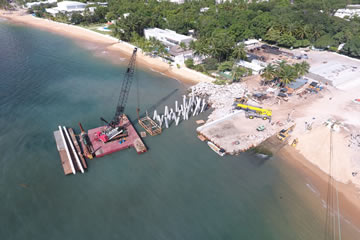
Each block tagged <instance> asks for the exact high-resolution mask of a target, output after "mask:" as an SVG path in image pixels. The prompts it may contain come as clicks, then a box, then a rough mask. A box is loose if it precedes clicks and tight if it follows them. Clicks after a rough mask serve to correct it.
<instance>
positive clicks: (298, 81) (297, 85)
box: [287, 78, 308, 90]
mask: <svg viewBox="0 0 360 240" xmlns="http://www.w3.org/2000/svg"><path fill="white" fill-rule="evenodd" d="M307 82H308V80H307V79H306V78H298V79H296V80H295V81H294V82H291V83H289V84H288V85H287V86H288V87H289V88H292V89H294V90H296V89H298V88H301V87H302V86H304V85H305V84H306V83H307Z"/></svg>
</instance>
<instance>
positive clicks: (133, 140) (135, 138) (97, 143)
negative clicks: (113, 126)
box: [88, 115, 147, 157]
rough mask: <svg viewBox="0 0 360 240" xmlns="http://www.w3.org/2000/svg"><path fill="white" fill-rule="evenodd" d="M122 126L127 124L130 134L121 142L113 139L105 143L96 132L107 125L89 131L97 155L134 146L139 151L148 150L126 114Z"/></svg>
mask: <svg viewBox="0 0 360 240" xmlns="http://www.w3.org/2000/svg"><path fill="white" fill-rule="evenodd" d="M120 122H121V125H122V126H125V128H126V130H127V133H128V136H127V137H125V138H124V139H125V142H123V143H121V141H120V140H113V141H110V142H108V143H103V142H102V141H101V140H100V139H98V137H97V136H96V133H97V132H99V131H102V130H103V129H104V128H105V127H106V126H101V127H97V128H94V129H90V130H89V131H88V136H89V138H90V141H91V143H92V145H93V147H94V150H95V156H96V157H103V156H105V155H108V154H111V153H114V152H117V151H121V150H123V149H127V148H131V147H134V148H135V150H136V152H137V153H139V154H140V153H143V152H146V151H147V149H146V146H145V144H144V143H143V141H142V140H141V138H140V136H139V135H138V134H137V132H136V130H135V128H134V126H133V125H132V123H131V122H130V120H129V119H128V117H127V116H126V115H123V119H122V120H121V121H120Z"/></svg>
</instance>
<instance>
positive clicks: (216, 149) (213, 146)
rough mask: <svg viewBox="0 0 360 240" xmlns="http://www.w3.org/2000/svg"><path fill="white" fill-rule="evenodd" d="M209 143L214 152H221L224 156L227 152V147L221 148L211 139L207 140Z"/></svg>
mask: <svg viewBox="0 0 360 240" xmlns="http://www.w3.org/2000/svg"><path fill="white" fill-rule="evenodd" d="M207 144H208V145H209V147H210V148H211V149H212V150H213V151H214V152H216V153H217V154H219V155H220V156H222V157H223V156H225V154H226V152H225V149H223V148H219V147H218V146H216V145H215V144H214V143H212V142H210V141H209V142H207Z"/></svg>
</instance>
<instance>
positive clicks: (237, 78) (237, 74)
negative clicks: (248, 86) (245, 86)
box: [231, 67, 247, 82]
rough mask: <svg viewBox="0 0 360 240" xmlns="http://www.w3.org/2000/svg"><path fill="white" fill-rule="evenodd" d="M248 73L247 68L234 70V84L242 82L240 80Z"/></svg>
mask: <svg viewBox="0 0 360 240" xmlns="http://www.w3.org/2000/svg"><path fill="white" fill-rule="evenodd" d="M246 72H247V70H246V68H243V67H234V68H233V70H232V76H231V77H232V82H240V79H241V77H242V76H244V74H245V73H246Z"/></svg>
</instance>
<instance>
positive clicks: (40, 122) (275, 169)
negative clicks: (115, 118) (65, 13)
mask: <svg viewBox="0 0 360 240" xmlns="http://www.w3.org/2000/svg"><path fill="white" fill-rule="evenodd" d="M123 72H124V66H121V65H113V64H111V63H110V62H106V61H105V60H104V59H103V58H98V57H94V55H93V53H92V52H90V51H88V50H86V49H84V48H81V47H79V45H76V44H74V43H73V42H72V41H71V40H70V39H67V38H64V37H61V36H58V35H54V34H50V33H47V32H43V31H39V30H35V29H31V28H25V27H21V26H14V25H11V24H7V23H0V84H1V85H0V86H1V87H0V110H1V114H0V126H1V128H0V153H1V155H0V239H6V240H7V239H39V240H41V239H157V240H159V239H164V240H165V239H206V240H210V239H214V240H215V239H259V240H264V239H269V240H270V239H274V240H275V239H276V240H285V239H286V240H288V239H294V240H300V239H302V240H311V239H314V240H315V239H316V240H317V239H323V236H324V233H323V231H324V216H325V211H324V208H323V207H322V203H321V200H320V199H319V198H318V195H317V193H316V192H317V190H316V187H314V186H312V185H311V182H309V179H307V178H306V177H305V176H304V175H302V174H300V173H298V172H297V171H296V169H293V168H292V167H291V166H288V165H287V164H286V162H283V161H281V160H279V159H275V158H272V159H268V160H264V159H260V158H257V157H256V156H253V155H251V154H249V153H244V154H241V155H240V156H230V157H225V158H220V157H218V156H217V155H216V154H215V153H213V152H212V151H211V150H210V149H209V148H208V147H207V145H206V144H204V143H202V142H200V141H199V140H198V139H197V138H196V134H195V128H196V126H195V124H194V119H191V120H190V121H187V122H182V123H181V124H180V125H179V126H178V127H171V128H170V129H168V130H165V131H164V133H163V134H162V135H161V136H157V137H151V138H150V137H149V138H146V139H145V143H146V145H147V146H148V147H149V152H147V153H146V154H143V155H137V154H136V152H135V151H134V150H133V149H129V150H126V151H122V152H119V153H116V154H113V155H111V156H107V157H104V158H101V159H95V160H92V161H89V162H88V164H89V170H88V171H87V172H86V174H83V175H81V174H77V175H75V176H64V174H63V170H62V167H61V164H60V160H59V156H58V152H57V150H56V146H55V141H54V139H53V135H52V134H53V131H54V130H55V129H56V128H57V126H58V125H59V124H62V125H66V126H69V127H74V128H75V129H76V130H77V131H78V128H77V123H78V122H79V121H80V122H81V123H82V124H83V126H84V127H85V128H87V129H88V128H93V127H96V126H98V125H99V124H101V123H100V120H99V117H100V116H103V117H105V118H107V119H109V118H111V116H112V114H113V113H114V110H115V104H116V101H117V97H118V93H119V89H120V83H121V80H122V75H123ZM137 78H138V80H139V81H140V83H141V85H140V86H141V88H140V96H141V109H147V108H150V107H152V105H153V104H154V103H156V102H158V101H159V100H160V99H161V98H163V97H165V96H166V95H168V94H169V93H171V92H173V91H174V90H175V89H178V91H176V93H175V94H173V95H172V96H171V97H170V98H169V99H168V100H167V103H173V102H174V101H175V100H176V99H179V98H180V97H181V94H183V93H184V92H185V91H186V86H184V85H183V84H181V83H179V82H178V81H176V80H173V79H169V78H167V77H165V76H162V75H159V74H157V73H153V72H151V71H148V70H142V69H138V71H137ZM134 86H135V85H134ZM134 89H135V88H133V90H134ZM135 108H136V97H135V91H132V94H131V95H130V99H129V103H128V106H127V110H126V112H127V113H128V114H129V115H130V117H131V118H133V119H135ZM201 117H202V118H204V116H200V118H201ZM307 184H310V186H312V187H309V185H307ZM344 225H345V226H344V228H345V231H346V230H348V232H349V234H347V235H346V236H347V238H345V239H359V236H360V235H359V233H358V232H357V231H355V230H354V229H353V228H352V227H350V225H348V226H347V225H346V224H344Z"/></svg>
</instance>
